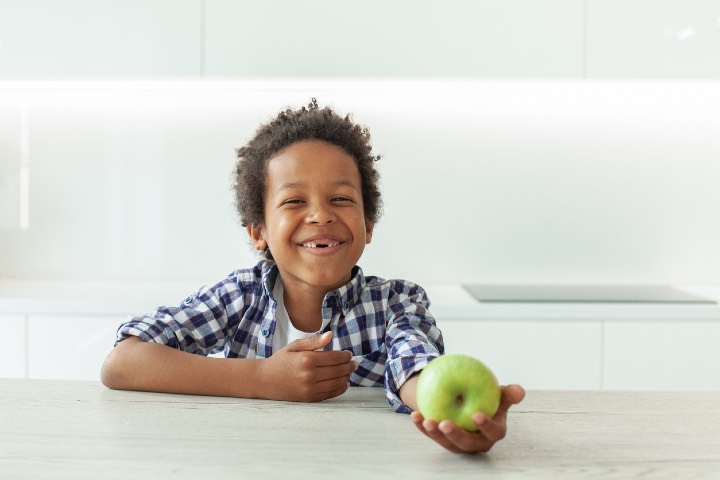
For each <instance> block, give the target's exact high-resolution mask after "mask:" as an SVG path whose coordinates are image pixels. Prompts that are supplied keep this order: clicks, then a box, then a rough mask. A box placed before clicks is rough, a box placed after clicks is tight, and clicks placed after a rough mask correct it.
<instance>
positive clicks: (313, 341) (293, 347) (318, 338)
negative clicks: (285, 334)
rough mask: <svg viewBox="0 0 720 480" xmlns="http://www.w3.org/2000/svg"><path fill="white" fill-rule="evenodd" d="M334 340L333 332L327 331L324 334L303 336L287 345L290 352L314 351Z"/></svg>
mask: <svg viewBox="0 0 720 480" xmlns="http://www.w3.org/2000/svg"><path fill="white" fill-rule="evenodd" d="M331 340H332V332H325V333H323V334H322V335H313V336H312V337H308V338H301V339H299V340H295V341H294V342H290V343H289V344H288V345H287V347H285V348H286V349H287V351H288V352H312V351H314V350H317V349H319V348H323V347H324V346H326V345H327V344H328V343H330V341H331Z"/></svg>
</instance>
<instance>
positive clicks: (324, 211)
mask: <svg viewBox="0 0 720 480" xmlns="http://www.w3.org/2000/svg"><path fill="white" fill-rule="evenodd" d="M305 221H306V222H307V223H310V224H313V225H328V224H332V223H335V214H333V212H332V210H331V209H330V208H329V207H328V206H327V205H313V206H312V208H311V209H310V210H309V211H308V214H307V217H306V219H305Z"/></svg>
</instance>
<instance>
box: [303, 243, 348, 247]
mask: <svg viewBox="0 0 720 480" xmlns="http://www.w3.org/2000/svg"><path fill="white" fill-rule="evenodd" d="M301 245H302V246H303V247H305V248H331V247H337V246H338V245H340V242H328V243H320V242H317V243H316V242H307V243H302V244H301Z"/></svg>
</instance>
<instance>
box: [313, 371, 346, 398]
mask: <svg viewBox="0 0 720 480" xmlns="http://www.w3.org/2000/svg"><path fill="white" fill-rule="evenodd" d="M348 379H349V377H341V378H332V379H330V380H325V381H323V382H318V383H316V384H315V386H314V387H313V390H314V391H315V393H313V395H312V400H314V401H320V400H327V399H328V398H333V397H337V396H338V395H342V394H343V393H345V391H346V390H347V389H348V387H349V386H350V384H349V382H348Z"/></svg>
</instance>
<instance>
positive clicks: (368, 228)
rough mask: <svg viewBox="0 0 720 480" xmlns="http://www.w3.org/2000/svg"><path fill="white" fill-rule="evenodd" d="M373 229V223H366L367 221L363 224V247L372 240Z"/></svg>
mask: <svg viewBox="0 0 720 480" xmlns="http://www.w3.org/2000/svg"><path fill="white" fill-rule="evenodd" d="M374 228H375V224H374V223H372V222H367V221H366V222H365V245H367V244H368V243H370V241H371V240H372V234H373V229H374Z"/></svg>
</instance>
